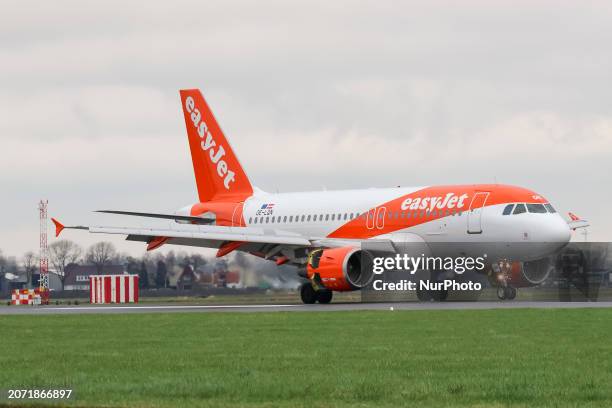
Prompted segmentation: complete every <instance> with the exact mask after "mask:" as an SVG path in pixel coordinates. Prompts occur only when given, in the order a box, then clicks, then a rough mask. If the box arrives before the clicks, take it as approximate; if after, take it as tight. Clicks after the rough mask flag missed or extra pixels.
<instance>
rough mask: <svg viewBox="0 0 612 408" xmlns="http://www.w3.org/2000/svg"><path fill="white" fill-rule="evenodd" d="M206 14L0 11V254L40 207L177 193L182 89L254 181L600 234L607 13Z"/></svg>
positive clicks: (136, 205)
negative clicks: (582, 222)
mask: <svg viewBox="0 0 612 408" xmlns="http://www.w3.org/2000/svg"><path fill="white" fill-rule="evenodd" d="M160 3H162V2H160ZM205 3H206V2H202V1H193V2H181V1H172V2H163V3H162V4H154V2H151V1H142V2H126V1H116V2H113V1H104V2H98V3H94V2H87V4H86V5H84V2H81V1H74V2H65V1H49V2H44V1H39V2H27V1H0V6H1V7H0V8H1V10H2V12H1V13H0V74H1V75H0V153H1V157H0V187H1V190H0V194H1V197H2V199H1V200H0V209H1V211H0V249H1V250H2V251H3V252H4V253H5V254H12V255H17V256H20V255H21V254H23V252H25V251H26V250H30V249H31V250H37V248H38V214H37V202H38V200H39V199H41V198H47V199H48V200H49V213H50V215H52V216H57V217H58V218H59V219H60V220H62V221H64V222H65V223H67V224H94V225H122V224H127V223H128V222H127V220H126V219H125V218H124V217H118V216H116V217H111V216H101V215H98V214H94V213H92V212H91V211H92V210H96V209H128V210H147V211H159V212H168V211H174V210H175V209H176V208H178V207H181V206H184V205H186V204H188V203H191V202H194V201H195V200H196V199H197V195H196V191H195V184H194V177H193V170H192V165H191V161H190V157H189V151H188V144H187V137H186V133H185V124H184V121H183V117H182V113H181V107H180V100H179V95H178V90H179V89H180V88H196V87H197V88H200V89H202V91H203V93H204V95H205V97H206V98H207V100H208V102H209V104H210V105H211V107H212V109H213V112H214V113H215V115H216V117H217V120H218V121H219V123H220V124H221V126H222V128H223V129H224V131H225V133H226V136H228V137H229V139H230V141H231V143H232V146H233V147H234V149H235V150H236V152H237V154H238V156H239V158H240V160H241V162H242V164H243V166H244V167H245V170H246V172H247V174H248V175H249V177H250V178H251V181H252V183H253V184H254V185H256V186H258V187H260V188H262V189H264V190H268V191H281V192H282V191H296V190H312V189H315V190H316V189H321V188H327V189H334V188H356V187H373V186H376V187H386V186H395V185H403V186H407V185H429V184H447V183H481V182H485V183H486V182H495V181H497V182H500V183H508V184H516V185H521V186H525V187H528V188H531V189H533V190H535V191H537V192H539V193H541V194H542V195H544V196H545V197H547V198H548V199H549V200H550V201H551V202H552V203H553V205H555V206H556V207H558V209H560V210H563V211H567V210H571V211H573V212H575V213H577V214H579V215H581V216H583V217H585V218H587V219H589V220H590V221H591V223H592V224H593V226H592V227H591V229H590V232H589V236H590V238H591V239H593V240H610V239H611V237H612V232H611V231H612V221H611V220H610V217H609V215H608V211H609V209H608V207H609V206H610V202H611V201H612V192H611V187H610V186H611V184H612V183H610V174H611V173H612V47H611V46H610V44H611V43H612V6H611V3H610V2H604V1H601V2H578V1H572V2H561V1H550V2H536V1H529V2H527V1H526V2H517V1H512V2H508V3H503V2H490V1H476V2H467V1H462V2H450V1H449V2H439V1H429V2H419V3H417V2H412V3H411V2H405V1H402V2H384V1H372V2H357V1H346V2H343V1H333V2H329V1H323V2H317V1H312V0H310V1H305V2H301V3H299V2H287V1H278V2H261V1H257V2H253V1H239V2H229V1H224V2H217V3H218V4H217V5H206V4H205ZM211 3H212V2H211ZM330 3H331V4H330ZM132 222H134V221H132ZM139 222H142V223H145V222H147V221H139ZM50 229H51V228H50ZM64 234H65V235H66V237H67V238H70V239H73V240H75V241H78V242H79V243H81V244H82V245H84V246H86V245H88V244H90V243H91V242H94V240H97V239H107V240H109V238H108V237H107V236H93V235H89V234H87V233H84V232H80V231H68V232H65V233H64ZM53 239H54V238H51V239H50V242H53ZM110 240H112V242H114V243H115V244H116V245H117V246H118V248H119V249H120V250H122V251H126V252H129V253H132V254H141V253H142V252H143V250H144V245H143V244H142V243H128V242H124V241H122V239H120V238H118V237H117V238H114V237H111V238H110ZM175 249H176V248H175Z"/></svg>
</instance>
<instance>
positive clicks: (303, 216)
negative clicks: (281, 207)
mask: <svg viewBox="0 0 612 408" xmlns="http://www.w3.org/2000/svg"><path fill="white" fill-rule="evenodd" d="M304 218H306V216H305V215H302V222H304ZM308 221H310V215H309V216H308Z"/></svg>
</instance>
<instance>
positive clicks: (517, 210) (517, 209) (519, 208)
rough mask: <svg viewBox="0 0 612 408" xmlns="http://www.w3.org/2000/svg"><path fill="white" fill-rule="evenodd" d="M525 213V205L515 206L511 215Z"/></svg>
mask: <svg viewBox="0 0 612 408" xmlns="http://www.w3.org/2000/svg"><path fill="white" fill-rule="evenodd" d="M525 212H527V209H526V208H525V204H517V205H516V207H515V208H514V212H513V213H512V214H522V213H525Z"/></svg>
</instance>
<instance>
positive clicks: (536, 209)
mask: <svg viewBox="0 0 612 408" xmlns="http://www.w3.org/2000/svg"><path fill="white" fill-rule="evenodd" d="M527 211H529V212H530V213H536V214H546V208H545V207H544V206H543V205H542V204H527Z"/></svg>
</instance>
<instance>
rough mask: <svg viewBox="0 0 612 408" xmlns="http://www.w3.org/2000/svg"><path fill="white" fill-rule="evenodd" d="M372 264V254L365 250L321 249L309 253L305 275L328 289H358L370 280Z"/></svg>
mask: <svg viewBox="0 0 612 408" xmlns="http://www.w3.org/2000/svg"><path fill="white" fill-rule="evenodd" d="M372 266H373V261H372V255H371V254H370V253H369V252H367V251H363V250H361V249H357V248H354V247H342V248H331V249H321V250H316V251H313V252H312V253H311V255H310V257H309V259H308V264H307V265H306V275H307V277H308V279H313V277H314V278H315V281H317V280H318V281H319V282H320V283H321V284H323V286H325V288H327V289H330V290H336V291H341V292H342V291H350V290H358V289H361V288H363V287H365V286H367V285H368V284H369V283H370V282H371V281H372V277H373V272H372ZM315 275H318V278H319V279H317V278H316V276H315Z"/></svg>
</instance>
